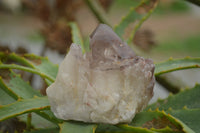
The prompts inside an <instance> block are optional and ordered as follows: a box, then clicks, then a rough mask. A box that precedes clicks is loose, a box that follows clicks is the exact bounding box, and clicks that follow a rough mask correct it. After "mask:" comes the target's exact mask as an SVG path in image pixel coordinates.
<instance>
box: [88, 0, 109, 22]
mask: <svg viewBox="0 0 200 133" xmlns="http://www.w3.org/2000/svg"><path fill="white" fill-rule="evenodd" d="M85 3H86V4H87V5H88V7H89V8H90V10H91V11H92V12H93V14H94V15H95V16H96V18H97V19H98V21H99V22H100V23H104V24H107V25H110V24H108V23H107V21H106V20H105V19H104V18H103V16H102V15H101V13H100V12H99V11H98V10H97V9H96V8H95V6H94V4H93V3H92V1H91V0H85Z"/></svg>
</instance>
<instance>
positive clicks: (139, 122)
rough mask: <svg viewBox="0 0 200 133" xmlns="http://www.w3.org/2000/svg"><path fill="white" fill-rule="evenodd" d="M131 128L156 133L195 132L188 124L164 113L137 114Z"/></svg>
mask: <svg viewBox="0 0 200 133" xmlns="http://www.w3.org/2000/svg"><path fill="white" fill-rule="evenodd" d="M130 125H131V126H134V127H135V126H136V127H143V128H147V129H150V130H152V131H156V132H162V133H163V132H166V133H167V132H169V133H170V132H171V133H173V132H191V133H192V132H193V131H192V130H191V129H190V128H189V127H188V126H186V124H184V123H183V122H182V121H180V120H179V119H176V118H175V117H173V116H172V115H169V114H166V113H165V112H164V111H159V110H156V111H151V110H149V111H144V112H140V113H138V114H136V116H135V118H134V119H133V121H132V123H131V124H130Z"/></svg>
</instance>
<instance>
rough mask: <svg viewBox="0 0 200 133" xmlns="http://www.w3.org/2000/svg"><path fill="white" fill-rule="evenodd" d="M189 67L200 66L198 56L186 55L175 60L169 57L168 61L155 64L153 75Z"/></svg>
mask: <svg viewBox="0 0 200 133" xmlns="http://www.w3.org/2000/svg"><path fill="white" fill-rule="evenodd" d="M189 68H200V58H190V57H186V58H184V59H175V60H174V59H172V58H171V59H169V60H168V61H165V62H162V63H158V64H156V69H155V75H156V76H157V75H160V74H164V73H168V72H172V71H177V70H183V69H189Z"/></svg>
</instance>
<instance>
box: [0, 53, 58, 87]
mask: <svg viewBox="0 0 200 133" xmlns="http://www.w3.org/2000/svg"><path fill="white" fill-rule="evenodd" d="M0 60H1V62H5V61H14V62H15V63H20V64H21V65H24V66H21V65H15V64H0V69H7V68H8V69H19V70H23V71H27V72H30V73H34V74H37V75H40V76H41V77H42V78H45V79H47V80H48V83H49V85H50V84H51V83H52V82H54V81H55V78H56V75H57V72H58V65H55V64H53V63H51V62H50V61H49V60H48V58H46V57H40V56H36V55H33V54H25V55H23V56H19V55H16V54H14V53H12V54H8V53H3V52H0Z"/></svg>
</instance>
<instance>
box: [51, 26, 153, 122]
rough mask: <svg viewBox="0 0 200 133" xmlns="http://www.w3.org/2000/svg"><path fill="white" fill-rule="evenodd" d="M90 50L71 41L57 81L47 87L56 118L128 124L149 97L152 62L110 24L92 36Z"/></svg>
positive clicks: (97, 29)
mask: <svg viewBox="0 0 200 133" xmlns="http://www.w3.org/2000/svg"><path fill="white" fill-rule="evenodd" d="M90 48H91V52H88V53H86V54H84V55H83V54H82V51H81V48H80V46H79V45H76V44H72V45H71V47H70V51H69V53H68V54H67V56H66V57H65V59H64V61H63V62H62V63H61V65H60V67H59V71H58V75H57V77H56V81H55V82H54V83H53V84H52V85H51V86H50V87H48V88H47V96H48V98H49V101H50V104H51V109H52V111H53V112H54V114H55V115H56V117H58V118H60V119H64V120H78V121H84V122H93V123H109V124H117V123H128V122H131V120H132V119H133V118H134V116H135V114H136V113H137V112H139V111H141V110H142V109H143V108H144V107H146V105H147V104H148V102H149V100H150V99H151V97H152V96H153V87H154V82H155V79H154V64H153V61H152V60H150V59H144V58H143V57H139V56H136V55H135V53H134V52H133V51H132V50H131V49H130V48H129V46H128V45H127V44H126V43H124V42H123V41H122V40H121V39H120V38H119V37H118V36H117V35H116V34H115V33H114V32H113V31H112V29H111V28H110V27H108V26H107V25H104V24H100V25H99V26H98V27H97V28H96V30H95V31H94V32H93V33H92V35H91V36H90Z"/></svg>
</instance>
